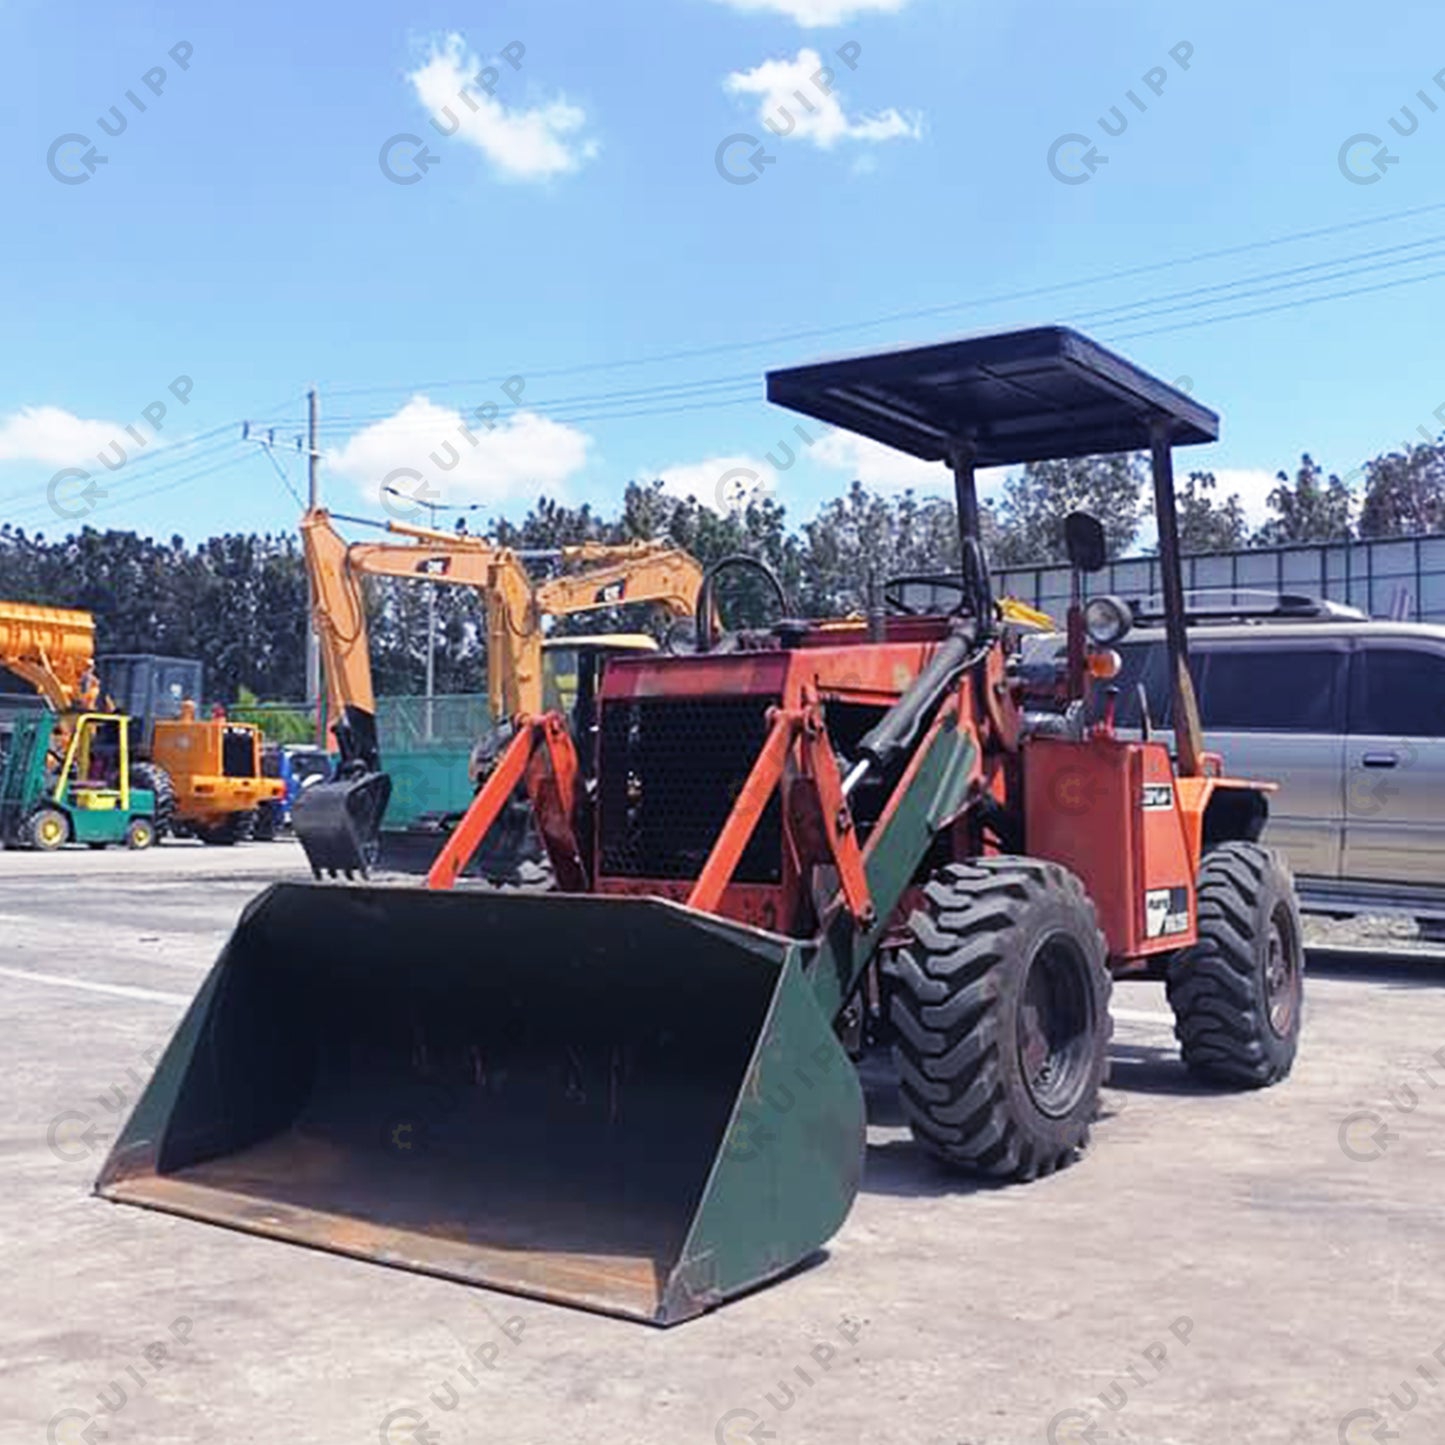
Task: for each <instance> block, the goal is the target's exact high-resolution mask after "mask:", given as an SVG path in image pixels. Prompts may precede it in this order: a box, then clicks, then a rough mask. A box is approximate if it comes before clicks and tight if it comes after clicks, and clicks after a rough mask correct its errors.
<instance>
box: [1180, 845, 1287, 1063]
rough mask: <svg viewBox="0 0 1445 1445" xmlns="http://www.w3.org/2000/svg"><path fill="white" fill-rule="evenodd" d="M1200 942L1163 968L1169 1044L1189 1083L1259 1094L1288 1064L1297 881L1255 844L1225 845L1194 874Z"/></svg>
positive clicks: (1207, 856) (1269, 851)
mask: <svg viewBox="0 0 1445 1445" xmlns="http://www.w3.org/2000/svg"><path fill="white" fill-rule="evenodd" d="M1198 892H1199V942H1198V943H1196V944H1195V945H1194V946H1193V947H1192V948H1186V949H1183V950H1181V952H1180V953H1178V954H1177V955H1176V956H1175V958H1174V960H1173V962H1172V963H1171V964H1170V966H1169V975H1168V980H1167V984H1168V992H1169V1006H1170V1007H1171V1008H1172V1009H1173V1010H1174V1034H1175V1037H1176V1038H1178V1040H1179V1045H1180V1051H1181V1052H1182V1054H1183V1055H1184V1062H1185V1065H1186V1066H1187V1067H1188V1068H1189V1070H1190V1072H1191V1073H1195V1074H1198V1075H1199V1076H1200V1077H1201V1078H1205V1079H1209V1080H1210V1081H1211V1082H1213V1083H1219V1084H1228V1085H1231V1086H1233V1087H1236V1088H1245V1089H1260V1088H1264V1087H1265V1086H1266V1085H1268V1084H1274V1083H1278V1082H1279V1080H1281V1079H1283V1078H1284V1077H1285V1076H1286V1075H1287V1074H1288V1073H1289V1071H1290V1069H1291V1067H1292V1066H1293V1064H1294V1057H1295V1051H1296V1050H1297V1048H1298V1047H1299V1033H1300V1020H1301V1015H1302V1013H1303V1003H1304V948H1303V944H1302V941H1301V938H1302V935H1301V930H1300V916H1299V904H1298V902H1297V901H1296V899H1295V894H1294V879H1293V878H1292V877H1291V875H1290V871H1289V868H1288V866H1287V865H1286V864H1285V862H1284V860H1283V859H1282V858H1281V857H1280V855H1279V854H1278V853H1276V852H1275V851H1274V850H1273V849H1271V848H1264V847H1261V846H1260V845H1259V844H1258V843H1245V842H1229V843H1221V844H1220V845H1219V846H1218V847H1216V848H1214V849H1212V850H1211V851H1210V852H1208V853H1207V854H1205V856H1204V861H1203V863H1202V864H1201V865H1200V868H1199V890H1198Z"/></svg>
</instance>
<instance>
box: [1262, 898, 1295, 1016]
mask: <svg viewBox="0 0 1445 1445" xmlns="http://www.w3.org/2000/svg"><path fill="white" fill-rule="evenodd" d="M1299 953H1300V951H1299V945H1298V941H1297V940H1296V938H1295V935H1294V922H1293V920H1292V919H1291V918H1290V916H1289V910H1288V909H1287V908H1285V907H1284V906H1283V905H1281V906H1280V907H1278V908H1276V909H1275V910H1274V912H1273V913H1272V914H1270V918H1269V942H1268V953H1267V955H1266V957H1265V963H1264V1001H1265V1008H1266V1011H1267V1012H1268V1014H1269V1026H1270V1028H1271V1029H1272V1030H1273V1032H1274V1034H1275V1036H1276V1037H1277V1038H1281V1039H1282V1038H1286V1037H1287V1036H1288V1035H1289V1033H1290V1031H1291V1029H1292V1028H1293V1027H1294V1020H1295V1013H1296V1011H1297V1010H1298V1008H1299V994H1300V989H1299V981H1300V963H1299Z"/></svg>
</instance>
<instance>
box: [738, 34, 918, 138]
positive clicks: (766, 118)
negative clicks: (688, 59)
mask: <svg viewBox="0 0 1445 1445" xmlns="http://www.w3.org/2000/svg"><path fill="white" fill-rule="evenodd" d="M824 69H827V70H830V71H835V70H836V69H837V67H836V65H835V66H826V67H825V66H824V63H823V60H822V57H821V56H820V55H819V54H818V52H817V51H816V50H809V49H807V48H806V47H805V48H804V49H802V50H800V51H799V52H798V54H797V56H796V58H795V59H793V60H765V61H763V63H762V64H761V65H759V66H757V67H756V68H755V69H753V70H739V71H734V72H733V73H732V74H731V75H729V76H728V77H727V79H726V80H725V81H724V82H723V89H724V90H726V91H727V92H728V94H729V95H755V96H758V97H760V99H759V104H758V120H759V122H760V123H761V124H762V125H763V126H764V128H765V129H766V130H767V131H768V133H769V134H770V135H773V136H776V137H778V138H779V139H789V140H792V139H797V140H807V141H811V142H812V143H813V144H814V145H815V146H817V147H819V149H821V150H831V149H832V148H833V147H834V146H835V145H837V144H838V142H839V141H843V140H848V141H860V142H864V143H867V144H877V143H878V142H880V141H887V140H900V139H909V140H917V139H918V138H919V137H920V136H921V135H922V134H923V122H922V120H921V119H920V118H919V117H918V116H911V117H909V116H904V115H902V114H900V113H899V112H898V111H896V110H894V109H892V108H890V109H888V110H885V111H880V112H879V113H878V114H877V115H866V116H857V117H850V116H849V115H848V113H847V112H846V111H845V110H844V109H843V103H842V100H841V98H840V97H839V94H838V90H837V85H836V77H835V79H834V80H832V81H830V80H828V79H827V77H826V76H824V77H823V80H822V83H821V84H820V83H819V82H818V81H817V80H816V79H815V78H814V77H815V76H817V75H818V73H819V71H821V70H824Z"/></svg>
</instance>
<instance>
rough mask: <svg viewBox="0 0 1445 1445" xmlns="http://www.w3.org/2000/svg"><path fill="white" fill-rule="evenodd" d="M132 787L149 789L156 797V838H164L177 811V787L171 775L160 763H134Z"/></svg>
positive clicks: (131, 768) (131, 773)
mask: <svg viewBox="0 0 1445 1445" xmlns="http://www.w3.org/2000/svg"><path fill="white" fill-rule="evenodd" d="M130 785H131V787H133V788H147V789H149V790H150V792H151V793H152V794H153V795H154V797H155V800H156V807H155V814H154V818H155V832H156V837H157V838H158V839H159V838H164V837H165V836H166V834H167V833H168V832H169V831H170V827H171V819H172V818H173V817H174V816H175V811H176V785H175V783H174V782H173V781H172V779H171V775H170V773H169V772H167V771H166V769H165V768H163V767H161V765H160V764H159V763H132V764H131V765H130Z"/></svg>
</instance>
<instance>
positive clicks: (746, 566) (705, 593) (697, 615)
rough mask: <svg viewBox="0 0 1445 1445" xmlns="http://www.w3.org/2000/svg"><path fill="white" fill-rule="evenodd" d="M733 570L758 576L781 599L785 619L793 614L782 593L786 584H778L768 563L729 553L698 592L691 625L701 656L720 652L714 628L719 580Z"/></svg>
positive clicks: (709, 571) (708, 570)
mask: <svg viewBox="0 0 1445 1445" xmlns="http://www.w3.org/2000/svg"><path fill="white" fill-rule="evenodd" d="M734 569H742V570H750V571H753V572H756V573H758V574H759V575H760V576H761V577H762V578H763V579H764V581H766V582H767V584H768V586H769V587H770V588H771V589H772V592H773V596H775V597H776V598H777V599H778V607H779V610H780V612H781V614H782V616H784V617H787V616H788V615H789V614H790V613H791V612H792V604H791V602H789V600H788V594H787V592H785V591H784V590H783V584H782V583H781V582H780V581H779V580H778V574H777V573H776V572H774V571H773V569H772V568H771V567H769V566H768V564H767V563H766V562H764V561H763V560H762V559H761V558H759V557H754V556H752V555H751V554H749V553H747V552H732V553H729V555H728V556H726V557H720V558H719V559H718V560H717V561H716V562H714V563H713V564H712V566H711V567H709V568H708V569H707V571H706V573H705V574H704V575H703V579H702V586H701V587H700V588H699V589H698V594H697V606H696V607H695V608H694V609H693V619H692V621H693V628H694V630H695V632H696V634H697V647H698V651H699V652H712V651H714V650H715V649H716V648H717V645H718V637H717V632H716V629H715V627H714V622H715V621H716V617H717V608H716V607H715V606H714V604H713V597H714V595H715V593H716V590H717V579H718V578H719V577H720V576H722V574H723V573H724V572H729V571H732V570H734Z"/></svg>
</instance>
